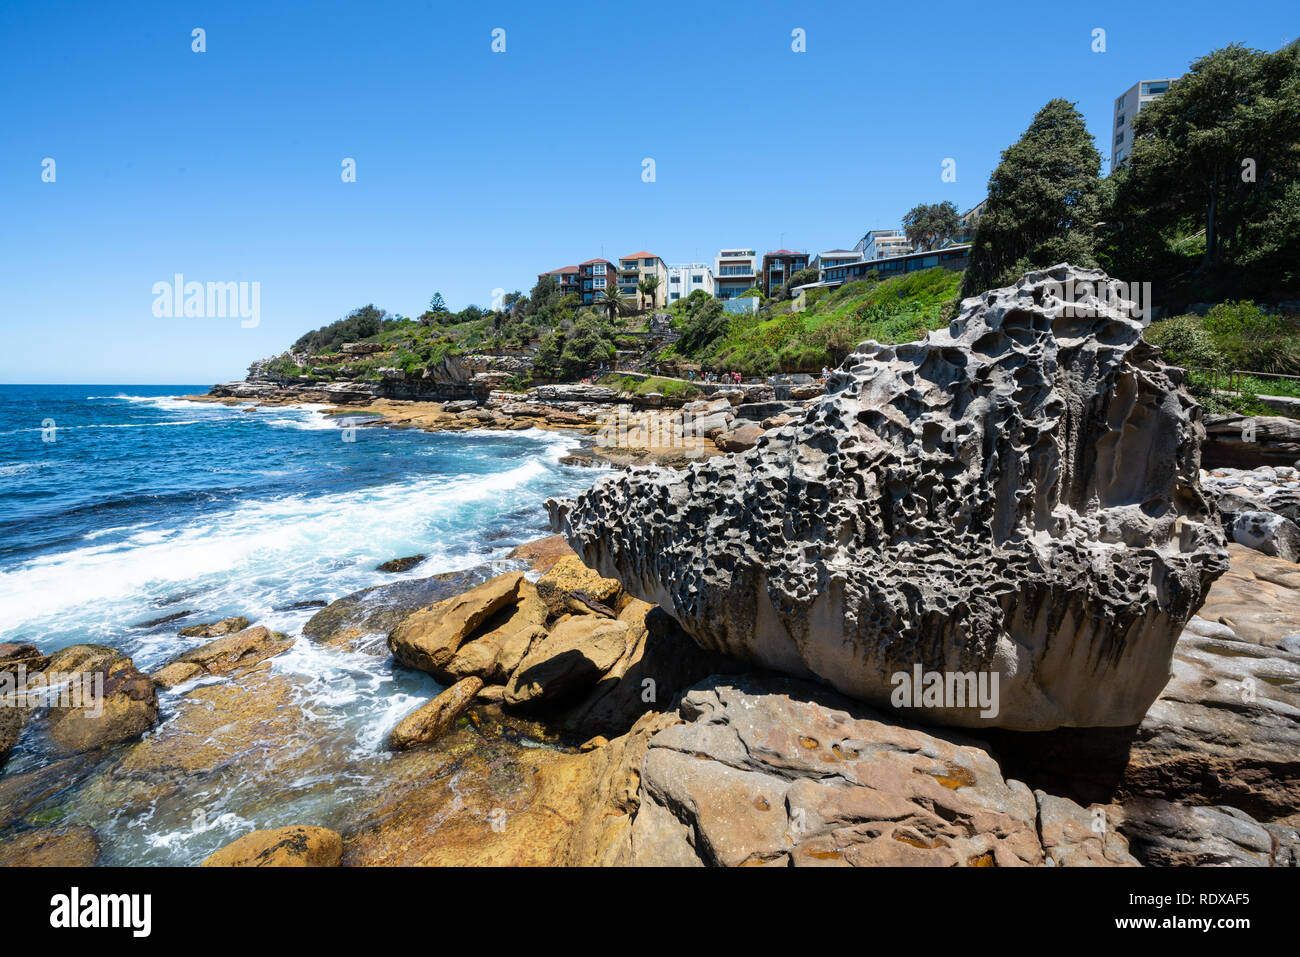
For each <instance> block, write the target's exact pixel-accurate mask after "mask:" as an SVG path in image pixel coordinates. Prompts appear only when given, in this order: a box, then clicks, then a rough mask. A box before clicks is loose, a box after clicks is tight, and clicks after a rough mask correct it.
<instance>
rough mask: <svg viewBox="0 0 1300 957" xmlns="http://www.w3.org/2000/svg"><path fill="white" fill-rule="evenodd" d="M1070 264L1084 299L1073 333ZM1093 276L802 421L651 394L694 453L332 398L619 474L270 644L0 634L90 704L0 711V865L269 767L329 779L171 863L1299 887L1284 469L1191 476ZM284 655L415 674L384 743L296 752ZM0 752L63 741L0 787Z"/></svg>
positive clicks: (400, 403) (491, 401) (570, 405)
mask: <svg viewBox="0 0 1300 957" xmlns="http://www.w3.org/2000/svg"><path fill="white" fill-rule="evenodd" d="M1067 281H1073V282H1075V283H1076V284H1077V283H1083V282H1087V283H1090V284H1092V286H1091V288H1094V289H1096V290H1098V295H1097V298H1096V299H1095V300H1093V301H1090V302H1085V303H1084V305H1085V306H1086V309H1085V310H1084V311H1083V312H1082V313H1081V314H1079V313H1076V314H1075V315H1069V314H1067V313H1065V312H1064V311H1063V310H1062V309H1061V308H1060V306H1061V303H1060V302H1059V301H1057V300H1055V299H1054V298H1053V293H1052V289H1053V288H1058V289H1059V288H1060V286H1061V285H1063V284H1064V283H1065V282H1067ZM1108 282H1109V280H1108V279H1107V278H1106V277H1105V276H1103V275H1101V274H1100V273H1097V272H1095V271H1089V270H1078V269H1074V268H1073V267H1069V266H1059V267H1055V268H1054V269H1053V270H1047V271H1043V272H1040V273H1034V274H1030V275H1028V276H1026V277H1025V279H1023V280H1022V281H1021V282H1020V283H1019V284H1017V285H1016V286H1015V287H1009V288H1007V289H1001V290H993V291H991V292H989V293H986V294H985V295H984V296H981V297H977V298H975V299H970V300H967V301H966V302H965V303H963V309H962V313H961V315H960V316H959V317H958V319H957V320H955V321H954V322H953V324H952V327H951V329H950V331H949V332H948V333H947V334H942V333H941V334H934V335H932V336H931V337H929V338H928V339H927V340H926V341H925V342H924V343H913V344H911V345H908V346H900V347H881V346H879V345H877V344H874V343H868V344H864V345H863V346H862V347H860V349H859V351H858V352H857V353H856V354H855V355H854V356H853V357H851V358H850V360H849V361H848V362H846V363H845V364H844V366H842V367H841V369H840V370H839V371H837V372H836V373H835V375H834V377H833V378H832V380H831V382H830V383H829V385H828V389H827V394H826V395H825V396H821V397H805V398H801V399H787V400H784V401H783V402H781V403H777V401H776V400H775V399H774V398H773V399H767V398H765V397H764V395H763V394H762V393H759V392H746V391H745V390H737V393H738V394H722V395H715V396H712V397H709V398H707V399H703V400H697V402H696V403H693V404H690V405H685V406H683V407H682V408H678V409H669V410H663V409H655V410H653V411H654V412H655V413H656V414H657V415H660V416H664V415H666V416H667V419H668V424H669V426H670V428H669V429H668V430H667V432H668V434H669V435H672V436H674V437H675V439H676V438H677V437H680V433H681V432H686V431H689V432H690V435H689V436H688V437H689V438H691V439H693V440H694V444H692V445H685V446H683V445H682V444H678V445H676V446H671V445H663V444H654V443H655V441H656V440H655V438H654V436H653V434H652V432H651V431H650V430H647V432H645V433H644V436H643V435H642V434H641V433H638V432H636V431H635V429H637V428H644V427H646V425H647V423H651V422H654V421H656V420H654V419H645V420H642V421H641V422H637V423H633V422H632V417H633V414H634V413H635V412H637V411H638V410H637V409H636V407H635V405H633V404H632V403H630V402H624V401H622V397H620V396H619V395H617V394H613V395H607V394H604V393H598V392H593V391H591V388H592V387H586V386H576V387H568V388H566V387H558V386H549V387H548V386H541V387H538V388H537V389H536V390H534V391H533V392H530V393H528V394H526V395H522V396H521V395H509V394H505V393H493V394H491V395H489V396H488V397H487V398H486V400H485V401H480V400H477V399H476V400H472V401H473V405H458V403H457V402H454V401H453V402H447V403H425V402H418V401H406V400H392V399H375V398H374V397H373V396H372V397H368V398H364V399H360V400H358V401H356V402H352V401H349V402H346V403H336V404H335V405H334V409H333V411H337V412H342V413H345V414H347V415H349V416H356V415H359V414H364V415H367V416H373V417H374V418H372V419H370V421H368V422H366V423H364V424H366V425H372V426H373V425H384V426H388V427H406V428H423V429H432V430H440V429H446V430H456V431H460V430H468V429H480V428H490V429H506V430H513V429H527V428H544V429H566V430H573V431H574V432H575V434H578V435H581V436H582V437H583V438H584V440H585V441H588V442H590V443H591V452H590V454H591V456H592V457H593V459H603V460H604V461H606V462H613V463H615V464H619V465H627V466H631V467H628V468H626V469H624V470H621V471H611V472H610V473H608V474H605V475H602V476H600V477H598V479H597V481H596V482H595V484H594V485H593V487H592V489H591V490H590V491H588V492H586V493H583V494H582V495H579V496H577V497H576V498H575V499H572V500H567V501H552V502H550V503H548V506H549V508H550V510H551V517H552V522H553V526H554V528H555V529H556V531H558V532H560V534H559V535H556V536H552V537H550V538H546V539H541V540H539V541H537V542H533V543H530V544H528V545H524V546H520V547H519V548H517V549H515V551H514V552H512V553H511V554H510V556H509V558H508V559H507V561H506V562H504V563H497V564H494V565H490V566H481V567H478V568H473V569H467V570H465V571H463V572H457V573H452V574H447V575H437V576H431V577H427V578H418V579H403V580H399V581H396V582H393V583H391V584H385V585H379V586H375V587H373V588H368V589H364V590H363V591H360V592H357V593H354V594H352V595H348V596H344V597H342V598H339V599H337V600H335V601H333V602H331V603H330V604H329V605H327V606H325V607H322V608H320V609H319V610H318V611H317V612H315V613H314V614H313V616H312V617H311V619H310V620H309V621H308V622H307V623H306V624H305V625H304V627H303V629H302V636H301V637H299V638H297V639H296V641H295V639H293V638H289V637H286V636H284V635H281V634H277V633H276V632H274V631H271V630H270V629H268V628H266V627H264V626H262V625H259V624H257V623H256V622H250V621H248V620H246V619H242V618H231V619H226V620H223V621H220V622H211V623H208V624H206V625H203V626H198V627H192V628H191V629H190V630H188V634H187V637H190V638H191V639H193V640H194V641H195V642H196V647H194V648H192V649H191V650H189V651H187V652H185V653H183V654H181V655H178V656H176V657H175V658H173V659H172V660H170V661H168V662H166V663H164V664H163V665H162V666H161V667H159V668H156V669H154V670H153V672H152V674H149V675H145V674H143V673H141V672H140V671H138V670H137V669H136V668H135V665H134V663H133V662H132V661H131V660H130V659H129V658H126V657H124V656H122V655H120V654H119V653H118V652H116V651H114V650H113V649H111V648H104V647H101V646H94V645H82V646H76V647H74V648H68V649H63V650H61V651H59V652H57V653H56V654H54V655H51V656H45V655H41V654H40V653H39V652H38V651H37V650H36V649H35V648H33V647H31V646H25V645H0V676H3V675H5V674H18V673H19V672H20V671H21V673H22V674H24V675H26V676H27V680H31V677H32V676H39V675H42V674H65V675H66V674H70V675H84V676H92V677H95V678H96V679H97V680H101V681H102V682H103V689H104V690H103V701H104V708H103V711H102V714H101V715H99V716H98V717H94V718H91V717H88V716H86V715H84V714H80V713H77V712H76V711H75V710H73V709H66V708H64V709H61V708H49V709H38V708H32V709H28V710H17V709H6V710H5V711H3V712H0V718H3V719H5V720H7V721H8V722H9V723H8V725H5V724H0V838H2V840H0V864H33V863H51V862H57V863H79V864H91V863H95V862H96V860H97V859H98V857H99V850H98V837H97V835H96V833H95V831H94V830H93V829H92V828H91V827H90V826H89V825H88V824H87V823H85V822H86V821H89V820H100V819H103V818H104V817H105V809H106V808H111V809H113V813H112V814H111V815H108V816H110V817H112V816H115V815H119V814H124V813H130V812H132V811H137V810H143V809H146V808H149V809H153V811H154V813H157V814H159V815H160V816H165V815H168V814H173V815H179V814H181V813H182V811H183V810H184V809H188V808H191V807H192V805H193V803H194V800H195V798H194V795H195V794H196V793H199V792H205V791H209V792H210V791H216V792H220V791H221V790H222V789H223V788H226V787H234V786H247V782H249V781H250V780H252V781H256V780H258V779H259V777H266V776H269V775H293V776H300V777H302V778H303V779H306V780H310V781H312V782H315V783H313V784H312V786H311V788H312V789H313V790H319V791H321V792H325V791H328V790H329V789H330V788H332V787H335V786H337V783H338V782H342V781H361V782H364V785H363V786H362V787H360V788H359V789H358V790H357V791H355V792H353V797H352V798H351V799H349V800H347V801H340V802H336V803H334V804H331V805H329V810H328V812H321V813H319V814H316V815H314V816H311V817H310V818H308V817H294V816H293V815H294V808H292V807H291V808H281V807H277V806H275V804H274V799H273V798H272V797H271V796H267V797H266V798H265V803H264V805H261V806H257V805H256V802H254V804H255V806H254V807H253V808H252V811H251V813H252V816H253V818H254V821H255V822H256V824H257V825H259V826H256V827H255V826H249V827H248V828H247V829H246V830H247V833H244V834H242V835H241V836H240V837H238V838H237V839H236V840H234V841H232V842H230V843H228V844H227V845H226V846H225V847H223V848H221V849H220V850H217V851H216V852H215V853H211V854H208V855H205V858H204V861H203V862H204V863H205V864H208V865H211V866H280V865H299V866H333V865H338V864H342V865H345V866H356V865H414V864H419V865H430V864H432V865H482V864H489V865H669V866H696V865H709V866H750V865H765V866H766V865H772V866H828V865H829V866H870V865H930V866H975V867H986V866H998V867H1001V866H1067V867H1068V866H1184V865H1238V866H1297V864H1300V760H1297V757H1296V756H1297V755H1300V565H1298V564H1296V558H1297V557H1300V555H1297V554H1295V553H1293V552H1292V551H1290V550H1289V549H1290V548H1291V543H1293V542H1294V543H1300V526H1296V524H1295V523H1296V520H1297V517H1300V516H1297V515H1296V512H1295V503H1296V501H1297V499H1296V498H1295V489H1296V487H1297V486H1300V471H1297V470H1296V467H1295V463H1294V462H1292V463H1291V464H1290V465H1280V464H1270V465H1267V466H1266V467H1261V468H1252V469H1250V470H1249V471H1245V470H1237V471H1234V470H1233V469H1231V468H1226V467H1217V466H1216V467H1215V468H1213V469H1202V468H1201V467H1200V466H1201V460H1200V452H1201V445H1202V442H1203V441H1204V438H1205V425H1204V422H1203V421H1202V417H1201V414H1200V409H1199V408H1198V407H1197V406H1196V405H1195V404H1194V403H1193V402H1192V401H1191V400H1190V398H1189V397H1188V395H1187V393H1186V391H1185V389H1183V388H1182V385H1181V382H1180V379H1179V376H1178V372H1177V370H1174V369H1170V368H1169V367H1167V366H1165V365H1164V364H1163V363H1162V362H1161V360H1160V357H1159V354H1158V353H1157V352H1156V351H1155V350H1154V349H1152V348H1151V347H1150V346H1148V345H1147V344H1146V343H1145V342H1144V341H1143V339H1142V337H1141V328H1140V326H1139V324H1138V323H1137V322H1135V321H1134V320H1132V319H1131V318H1129V317H1128V315H1126V314H1125V312H1124V310H1123V308H1122V304H1119V305H1117V299H1116V298H1112V297H1106V296H1103V295H1102V290H1103V289H1104V286H1105V284H1106V283H1108ZM573 390H585V391H573ZM227 391H230V390H227ZM234 391H239V390H234ZM208 399H209V400H210V401H223V402H229V403H232V404H245V403H247V402H248V401H250V399H254V397H252V396H240V395H233V394H226V395H213V396H210V397H208ZM254 401H257V402H259V403H288V402H304V401H311V397H310V395H309V394H308V393H305V392H303V391H302V390H290V391H288V392H286V393H283V394H281V393H279V392H277V393H268V394H266V395H261V396H258V397H256V398H255V399H254ZM466 401H468V400H466ZM620 407H627V408H624V411H623V413H621V414H620V412H619V411H618V409H619V408H620ZM611 412H612V413H613V415H612V418H613V420H614V426H613V427H612V428H613V432H614V434H613V436H612V438H611V424H610V420H611ZM673 416H676V417H677V418H676V419H674V418H673ZM620 419H622V420H623V422H622V424H619V423H620ZM659 421H660V422H661V423H662V420H659ZM686 423H689V425H690V427H691V428H690V429H689V430H687V429H685V428H679V429H678V430H677V431H676V432H674V431H673V429H672V428H671V426H673V425H674V424H675V425H676V426H684V424H686ZM359 424H360V423H359ZM701 424H702V427H701ZM654 427H655V428H658V427H659V426H654ZM738 433H739V434H738ZM660 434H662V433H660ZM629 436H631V437H630V438H629ZM638 442H644V444H637V443H638ZM689 453H699V454H689ZM619 455H622V456H623V459H622V460H620V459H618V458H617V457H616V456H619ZM645 463H652V464H645ZM1245 464H1250V463H1245ZM665 466H667V467H665ZM1292 529H1294V530H1295V531H1294V533H1293V532H1292ZM412 558H413V559H414V558H418V556H412ZM403 567H404V566H403ZM297 642H308V643H312V644H314V645H318V646H320V647H322V648H326V649H331V650H333V651H334V652H337V653H339V654H343V655H348V654H353V655H355V654H361V655H370V656H376V657H386V656H389V655H391V667H392V669H393V671H394V673H397V672H401V671H405V672H420V673H424V674H427V675H429V676H431V677H432V678H433V680H434V681H436V682H437V684H438V686H439V687H440V688H441V689H442V690H441V691H440V692H439V693H437V694H436V695H434V696H432V697H430V698H429V699H428V700H427V701H424V702H422V703H420V704H419V705H418V706H417V707H415V708H413V709H411V710H410V711H408V712H407V713H406V714H404V715H400V716H395V718H394V723H393V725H392V727H390V728H387V729H386V734H387V739H386V742H385V744H384V746H383V747H382V748H378V749H364V748H363V749H358V748H356V747H354V745H355V742H353V741H336V740H322V739H321V737H320V736H319V735H318V734H317V733H316V729H315V726H314V722H313V720H312V718H311V716H310V714H309V711H308V710H307V709H303V708H302V707H299V706H297V705H296V704H295V702H297V701H299V700H300V695H301V692H302V682H303V679H302V678H301V677H300V676H297V675H293V674H289V673H285V672H283V671H280V670H277V668H276V667H275V661H276V659H277V658H278V657H279V656H281V655H283V654H284V653H285V652H287V651H288V650H289V649H290V648H292V647H294V646H295V644H296V643H297ZM899 675H902V676H903V677H904V679H905V680H904V681H902V682H899V681H898V680H897V679H898V676H899ZM930 675H936V676H938V677H939V680H938V682H937V683H932V682H931V681H930V679H929V676H930ZM912 676H915V685H914V686H913V685H912V684H911V683H910V682H911V680H912ZM954 676H955V677H956V678H958V679H962V678H964V677H965V676H970V679H971V683H970V684H969V685H965V686H962V685H960V684H958V683H956V682H954V681H953V680H952V679H953V678H954ZM981 676H982V678H988V679H990V681H989V686H987V687H986V685H985V684H983V683H981V681H982V678H981ZM993 676H996V680H993ZM945 679H946V680H947V682H948V683H947V684H946V685H945ZM977 679H978V680H977ZM913 687H914V688H915V692H916V696H915V698H912V697H907V696H904V698H905V700H900V699H899V698H898V697H897V695H898V692H899V691H900V690H907V691H908V694H909V695H910V694H911V689H912V688H913ZM923 687H924V693H922V688H923ZM954 687H965V688H967V689H969V690H971V691H972V693H974V692H975V691H976V689H978V691H979V694H978V696H977V697H978V700H976V699H968V698H966V697H962V698H961V699H960V700H953V699H952V698H951V697H948V696H945V695H946V694H947V691H946V690H945V689H948V690H951V689H952V688H954ZM931 691H934V692H935V697H934V699H933V700H931V697H930V692H931ZM985 691H990V692H991V695H990V697H989V698H988V700H985V699H984V692H985ZM20 735H26V736H28V737H27V740H35V741H39V742H42V746H43V747H47V748H48V749H49V750H50V753H52V754H58V755H59V757H58V758H57V760H54V761H52V762H49V763H46V764H43V765H42V766H40V767H37V768H34V769H25V770H21V771H20V772H19V773H16V774H15V773H4V767H3V762H4V759H5V756H6V754H7V752H8V750H9V748H12V747H13V745H14V742H15V741H16V740H17V739H18V738H19V736H20ZM286 818H289V819H288V820H286ZM195 863H198V861H197V860H196V861H195Z"/></svg>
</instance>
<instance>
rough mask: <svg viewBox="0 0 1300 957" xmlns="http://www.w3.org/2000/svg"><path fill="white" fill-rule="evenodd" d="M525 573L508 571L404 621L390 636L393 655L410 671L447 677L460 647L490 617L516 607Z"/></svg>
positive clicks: (389, 644) (389, 646)
mask: <svg viewBox="0 0 1300 957" xmlns="http://www.w3.org/2000/svg"><path fill="white" fill-rule="evenodd" d="M523 581H524V576H523V573H522V572H509V573H507V574H505V575H498V576H497V577H496V578H492V579H489V580H488V581H486V582H484V583H483V584H481V585H477V586H475V587H474V588H471V589H470V590H469V591H467V592H464V593H463V594H460V595H455V596H453V597H451V598H447V599H445V600H443V601H440V602H438V603H437V604H435V605H431V606H429V607H428V608H423V609H421V610H420V611H417V612H415V613H414V614H411V615H408V616H407V617H405V618H404V619H402V621H401V623H400V624H399V625H398V626H397V627H396V628H394V629H393V632H392V634H390V635H389V636H388V648H389V650H390V651H392V653H393V656H394V657H395V658H396V659H397V660H398V661H399V662H400V663H401V664H403V665H405V666H406V667H408V668H415V669H417V670H419V671H427V672H429V673H430V674H434V675H437V674H446V673H447V672H446V668H447V666H448V665H449V664H450V663H451V661H452V659H453V658H455V657H456V652H457V651H459V650H460V646H461V645H462V644H463V643H464V642H465V641H466V640H468V639H469V637H470V636H471V635H472V634H473V633H474V632H475V631H476V630H478V628H479V627H480V626H481V625H483V624H484V623H485V622H486V621H487V620H488V619H489V618H491V617H492V616H493V615H495V614H496V613H497V612H498V611H500V610H501V609H503V608H506V607H507V606H511V605H514V604H515V603H516V599H517V598H518V595H519V586H520V585H521V584H522V583H523Z"/></svg>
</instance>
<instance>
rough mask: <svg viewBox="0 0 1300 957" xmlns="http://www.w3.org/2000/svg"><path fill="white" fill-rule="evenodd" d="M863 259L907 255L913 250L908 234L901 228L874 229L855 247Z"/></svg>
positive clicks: (854, 249) (855, 250)
mask: <svg viewBox="0 0 1300 957" xmlns="http://www.w3.org/2000/svg"><path fill="white" fill-rule="evenodd" d="M853 251H854V252H856V253H858V254H859V256H860V258H861V259H864V260H865V259H889V258H890V257H892V256H905V255H906V254H907V253H910V252H911V251H912V244H911V243H909V242H908V241H907V234H906V233H904V232H903V231H902V230H901V229H873V230H871V232H869V233H867V234H866V235H865V236H863V237H862V238H861V239H860V240H858V244H857V245H856V246H854V247H853Z"/></svg>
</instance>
